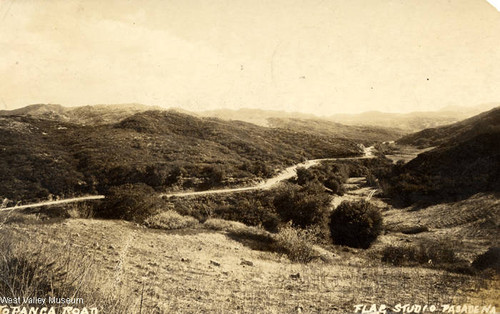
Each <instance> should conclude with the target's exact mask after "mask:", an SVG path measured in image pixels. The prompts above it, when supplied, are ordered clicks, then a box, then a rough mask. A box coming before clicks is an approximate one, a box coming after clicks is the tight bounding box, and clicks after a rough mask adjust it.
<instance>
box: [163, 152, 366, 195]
mask: <svg viewBox="0 0 500 314" xmlns="http://www.w3.org/2000/svg"><path fill="white" fill-rule="evenodd" d="M373 149H374V147H373V146H370V147H365V148H364V156H361V157H344V158H322V159H311V160H307V161H305V162H302V163H299V164H296V165H293V166H291V167H288V168H286V169H285V170H283V171H282V172H280V173H279V174H278V175H276V176H275V177H272V178H269V179H267V180H265V181H263V182H261V183H259V184H257V185H254V186H248V187H242V188H229V189H219V190H207V191H196V192H176V193H163V194H161V196H163V197H167V198H169V197H186V196H198V195H209V194H222V193H235V192H243V191H253V190H267V189H270V188H272V187H273V186H275V185H276V184H278V183H279V182H281V181H284V180H288V179H290V178H293V177H294V176H296V175H297V168H300V167H303V168H306V169H307V168H310V167H312V166H316V165H318V164H319V163H320V162H322V161H336V160H357V159H369V158H374V157H375V155H374V154H373Z"/></svg>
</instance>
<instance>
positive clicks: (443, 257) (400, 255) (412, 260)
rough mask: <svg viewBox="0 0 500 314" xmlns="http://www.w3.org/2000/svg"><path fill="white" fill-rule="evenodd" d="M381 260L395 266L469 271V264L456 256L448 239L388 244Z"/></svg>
mask: <svg viewBox="0 0 500 314" xmlns="http://www.w3.org/2000/svg"><path fill="white" fill-rule="evenodd" d="M382 261H383V262H385V263H389V264H392V265H395V266H413V265H423V266H426V267H432V268H441V269H446V270H449V271H454V272H460V273H471V270H470V267H469V264H468V263H467V262H466V261H465V260H462V259H460V258H458V257H457V255H456V253H455V251H454V250H453V248H452V245H450V242H449V241H444V240H443V241H424V242H421V243H419V244H418V245H409V246H402V247H398V246H388V247H386V248H384V250H383V251H382Z"/></svg>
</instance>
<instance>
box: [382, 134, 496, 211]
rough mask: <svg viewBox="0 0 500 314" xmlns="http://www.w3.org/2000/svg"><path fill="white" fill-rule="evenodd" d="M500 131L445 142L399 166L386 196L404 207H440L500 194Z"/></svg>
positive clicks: (390, 179) (389, 182)
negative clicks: (416, 204) (437, 204)
mask: <svg viewBox="0 0 500 314" xmlns="http://www.w3.org/2000/svg"><path fill="white" fill-rule="evenodd" d="M499 139H500V130H497V131H491V132H487V133H482V134H479V135H477V136H475V137H472V138H470V139H467V140H464V141H462V142H455V141H454V140H451V141H450V142H445V143H443V144H442V145H441V146H439V147H438V148H435V149H433V150H431V151H428V152H425V153H422V154H420V155H418V157H417V158H415V159H413V160H412V161H410V162H409V163H407V164H405V165H403V166H398V167H396V168H395V170H394V171H393V173H392V176H391V177H390V178H389V180H388V181H386V182H387V183H388V187H387V188H386V192H387V193H388V194H389V195H390V196H391V197H393V198H394V199H396V200H399V201H400V202H401V203H402V204H403V205H409V204H412V203H415V202H418V203H439V202H443V201H453V200H460V199H464V198H467V197H468V196H470V195H473V194H475V193H478V192H488V191H500V145H498V143H499Z"/></svg>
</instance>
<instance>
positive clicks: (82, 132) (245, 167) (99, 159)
mask: <svg viewBox="0 0 500 314" xmlns="http://www.w3.org/2000/svg"><path fill="white" fill-rule="evenodd" d="M37 112H41V111H40V110H39V111H37ZM42 113H43V112H42ZM42 115H43V114H42ZM44 117H45V116H44ZM61 120H62V119H61V118H60V117H56V118H50V119H47V118H46V117H45V118H38V117H34V116H33V115H21V116H20V115H10V116H3V117H0V180H1V181H2V185H1V186H0V197H2V198H8V199H9V200H12V201H19V200H23V201H26V200H35V199H45V198H46V197H48V196H49V195H50V194H52V195H57V196H62V195H66V196H69V195H79V194H87V193H104V192H106V191H107V189H109V187H111V186H116V185H122V184H126V183H131V184H134V183H145V184H148V185H150V186H152V187H153V188H155V189H157V190H163V191H164V190H166V189H208V188H211V187H214V186H238V185H241V184H246V183H249V182H250V181H251V180H259V179H261V178H265V177H270V176H272V175H273V174H274V173H275V172H276V171H277V170H278V169H282V168H284V167H286V166H289V165H291V164H294V163H297V162H300V161H302V160H304V159H314V158H323V157H341V156H353V155H358V154H361V149H360V148H359V147H358V145H357V143H355V142H353V141H350V140H346V139H337V138H332V137H326V136H322V135H313V134H310V133H301V132H290V131H288V130H284V129H271V128H265V127H260V126H257V125H253V124H250V123H245V122H239V121H222V120H219V119H213V118H197V117H194V116H190V115H186V114H181V113H178V112H174V111H145V112H140V113H136V114H133V115H131V116H128V117H126V118H124V119H122V120H121V121H119V122H115V123H108V124H93V125H83V124H75V123H71V122H63V121H61Z"/></svg>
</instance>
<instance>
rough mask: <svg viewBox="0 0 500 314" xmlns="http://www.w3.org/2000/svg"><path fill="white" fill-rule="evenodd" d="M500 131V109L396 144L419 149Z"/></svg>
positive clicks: (418, 134) (424, 132) (422, 132)
mask: <svg viewBox="0 0 500 314" xmlns="http://www.w3.org/2000/svg"><path fill="white" fill-rule="evenodd" d="M499 129H500V107H497V108H494V109H492V110H489V111H487V112H483V113H481V114H479V115H477V116H474V117H472V118H469V119H466V120H463V121H460V122H457V123H454V124H450V125H447V126H442V127H438V128H431V129H425V130H422V131H420V132H417V133H413V134H409V135H406V136H404V137H402V138H401V139H399V140H398V141H397V143H398V144H403V145H413V146H419V147H431V146H438V145H441V144H444V143H451V142H458V141H465V140H468V139H471V138H473V137H474V136H477V135H479V134H482V133H488V132H495V131H498V130H499Z"/></svg>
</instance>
